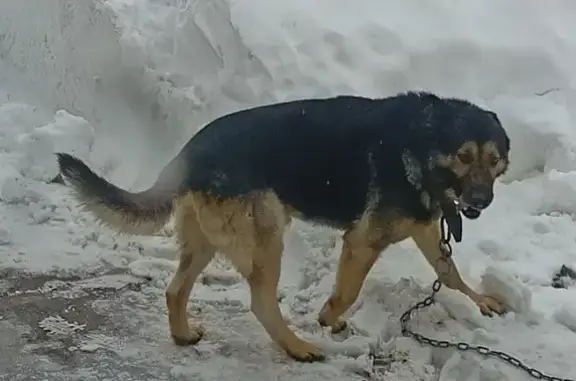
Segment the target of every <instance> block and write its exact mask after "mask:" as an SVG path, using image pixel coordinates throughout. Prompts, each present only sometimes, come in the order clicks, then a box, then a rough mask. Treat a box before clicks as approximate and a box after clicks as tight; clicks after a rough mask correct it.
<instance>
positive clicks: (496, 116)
mask: <svg viewBox="0 0 576 381" xmlns="http://www.w3.org/2000/svg"><path fill="white" fill-rule="evenodd" d="M486 112H487V113H488V115H490V117H492V119H494V121H496V123H498V124H499V125H502V122H500V119H499V118H498V114H496V113H495V112H494V111H490V110H488V111H486Z"/></svg>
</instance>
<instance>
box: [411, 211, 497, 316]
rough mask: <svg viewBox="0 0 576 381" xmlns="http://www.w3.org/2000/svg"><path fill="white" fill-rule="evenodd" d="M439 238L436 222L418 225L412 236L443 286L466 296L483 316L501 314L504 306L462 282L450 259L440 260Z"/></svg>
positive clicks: (438, 227)
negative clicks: (494, 313)
mask: <svg viewBox="0 0 576 381" xmlns="http://www.w3.org/2000/svg"><path fill="white" fill-rule="evenodd" d="M440 238H441V236H440V226H439V221H438V220H436V221H434V222H431V223H429V224H425V225H424V224H422V225H420V226H419V228H417V229H414V234H413V235H412V239H413V240H414V242H415V243H416V246H418V248H419V249H420V251H421V252H422V254H424V256H425V257H426V260H427V261H428V263H430V264H431V265H432V267H433V268H434V270H435V271H436V274H437V275H438V277H439V279H440V281H441V282H442V283H443V284H445V285H446V286H447V287H448V288H451V289H453V290H458V291H460V292H462V293H463V294H464V295H467V296H468V297H469V298H470V299H472V301H474V303H476V304H477V305H478V307H479V308H480V311H481V312H482V313H483V314H484V315H492V313H493V312H496V313H498V314H501V313H503V312H504V310H505V309H504V306H503V305H502V304H501V303H500V302H499V301H498V300H496V299H494V298H492V297H490V296H487V295H481V294H478V293H477V292H476V291H474V290H472V289H471V288H470V287H469V286H468V285H467V284H466V283H465V282H464V280H463V279H462V277H461V276H460V273H459V272H458V268H457V267H456V263H454V260H453V259H452V258H448V259H447V260H446V261H441V260H440V259H441V258H442V255H443V254H442V251H441V250H440V247H439V243H440Z"/></svg>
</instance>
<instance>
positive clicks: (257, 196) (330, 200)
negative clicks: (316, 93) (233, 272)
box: [56, 91, 510, 361]
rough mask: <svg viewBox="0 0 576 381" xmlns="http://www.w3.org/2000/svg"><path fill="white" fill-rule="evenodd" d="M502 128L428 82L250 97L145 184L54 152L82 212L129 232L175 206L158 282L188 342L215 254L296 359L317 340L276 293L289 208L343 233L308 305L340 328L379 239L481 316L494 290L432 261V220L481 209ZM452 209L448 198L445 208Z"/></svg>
mask: <svg viewBox="0 0 576 381" xmlns="http://www.w3.org/2000/svg"><path fill="white" fill-rule="evenodd" d="M509 150H510V139H509V137H508V135H507V133H506V131H505V130H504V128H503V126H502V124H501V123H500V120H499V119H498V116H497V114H496V113H494V112H491V111H488V110H485V109H482V108H480V107H479V106H477V105H475V104H473V103H471V102H469V101H466V100H463V99H457V98H446V97H440V96H437V95H435V94H434V93H431V92H414V91H409V92H406V93H399V94H396V95H394V96H390V97H385V98H378V99H373V98H366V97H359V96H335V97H330V98H324V99H302V100H295V101H288V102H282V103H276V104H269V105H263V106H258V107H255V108H251V109H246V110H241V111H237V112H234V113H230V114H228V115H225V116H222V117H219V118H217V119H215V120H213V121H212V122H210V123H208V124H207V125H206V126H205V127H204V128H203V129H201V130H200V131H199V132H197V133H196V134H195V135H194V136H193V137H192V138H191V139H190V140H189V141H188V142H187V143H186V144H185V145H184V147H183V148H182V150H181V151H180V152H179V153H178V155H176V156H175V157H174V158H173V159H172V160H171V161H170V162H169V163H168V164H167V165H166V166H165V167H164V169H163V170H162V171H161V173H160V174H159V176H158V178H157V180H156V182H155V183H154V184H153V185H152V187H151V188H150V189H148V190H144V191H142V192H136V193H131V192H128V191H126V190H123V189H120V188H118V187H116V186H115V185H113V184H110V183H109V182H108V181H106V180H105V179H103V178H101V177H99V176H98V175H97V174H95V173H94V172H93V171H92V170H91V169H90V168H89V167H88V166H87V165H86V164H85V163H84V162H82V161H81V160H79V159H78V158H76V157H74V156H71V155H69V154H66V153H57V154H56V155H57V156H58V163H59V167H60V173H61V174H62V175H63V177H64V178H65V180H66V181H67V183H68V184H70V186H71V188H72V189H73V191H74V194H75V197H76V199H77V200H78V201H79V202H80V203H81V205H82V207H83V209H84V210H86V211H88V212H90V213H91V214H92V215H93V216H94V217H95V218H96V219H97V220H98V221H99V222H100V223H102V224H104V225H108V226H110V227H112V228H114V229H116V230H117V231H119V232H122V233H127V234H153V233H154V232H156V231H158V230H159V229H161V228H162V227H163V226H164V225H165V224H166V222H167V221H168V220H169V219H170V218H171V217H172V215H174V217H175V234H176V236H177V240H178V242H179V253H180V261H179V265H178V268H177V270H176V272H175V274H174V276H173V278H172V280H171V282H170V284H169V285H168V287H167V288H166V305H167V309H168V317H169V319H168V320H169V327H170V333H171V335H172V338H173V340H174V342H175V343H176V344H178V345H193V344H195V343H197V342H198V341H199V340H200V339H201V337H202V335H203V330H202V329H201V328H200V327H199V326H198V325H195V324H192V325H190V324H189V322H188V317H187V304H188V300H189V297H190V294H191V291H192V288H193V285H194V283H195V281H196V279H197V277H198V276H199V274H200V273H201V272H202V271H203V269H204V268H205V267H206V266H207V265H208V263H209V262H210V261H211V259H212V258H213V257H214V255H215V253H216V252H220V253H222V254H223V255H225V256H226V257H227V258H228V259H229V260H230V262H231V263H232V264H233V265H234V267H235V268H236V269H237V270H238V271H239V273H240V274H242V276H243V277H244V278H245V279H246V280H247V283H248V284H249V286H250V293H251V310H252V312H253V313H254V314H255V316H256V317H257V319H258V320H259V322H260V323H261V324H262V326H263V327H264V328H265V330H266V331H267V333H268V334H269V336H270V337H271V339H272V340H273V341H274V342H276V343H277V344H278V345H279V346H280V347H281V348H283V349H284V350H285V351H286V352H287V354H288V355H289V356H291V357H292V358H294V359H296V360H300V361H320V360H322V359H324V355H323V353H322V351H321V350H320V349H319V348H317V347H316V346H315V345H313V344H312V343H310V342H307V341H304V340H302V339H300V338H299V337H298V336H296V335H295V333H294V332H293V331H292V330H291V329H290V328H289V327H288V325H287V323H286V322H285V321H284V319H283V317H282V315H281V312H280V308H279V305H278V301H277V295H276V292H277V285H278V279H279V277H280V267H281V266H280V263H281V256H282V252H283V248H284V246H283V234H284V232H285V230H286V228H287V226H288V225H289V223H290V221H291V219H292V218H298V219H301V220H303V221H308V222H309V223H312V224H321V225H324V226H328V227H331V228H334V229H336V230H341V231H343V236H342V239H343V246H342V252H341V256H340V259H339V264H338V269H337V274H336V282H335V288H334V291H333V293H332V295H331V296H330V297H329V299H328V300H327V301H326V302H325V304H324V306H323V307H322V309H321V311H320V312H319V315H318V321H319V323H320V324H321V325H322V326H329V327H331V328H332V332H334V333H336V332H339V331H341V330H343V329H344V328H345V327H346V322H345V320H344V319H342V317H341V316H342V314H343V313H345V312H346V311H347V310H348V308H349V307H350V306H351V305H352V304H353V303H354V301H355V300H356V299H357V297H358V295H359V292H360V290H361V288H362V286H363V283H364V280H365V278H366V276H367V274H368V273H369V271H370V269H371V268H372V266H373V265H374V263H375V261H376V260H377V259H378V257H379V255H380V253H381V252H382V251H384V250H385V249H386V248H387V247H388V246H390V245H392V244H394V243H397V242H400V241H402V240H405V239H407V238H412V239H413V240H414V242H415V243H416V245H417V247H418V248H419V250H420V251H421V252H422V253H423V255H424V257H425V258H426V260H427V261H428V262H429V263H430V264H431V265H432V266H433V267H434V269H435V270H436V273H437V274H438V276H439V277H440V280H441V281H442V282H443V284H445V285H446V286H447V287H449V288H451V289H454V290H459V291H460V292H462V293H464V294H465V295H467V296H468V297H469V298H470V299H471V300H472V301H473V302H474V303H476V304H477V305H478V307H479V308H480V310H481V311H482V312H483V313H484V314H487V315H492V313H494V312H495V313H498V314H501V313H503V312H504V311H505V306H504V305H503V304H502V303H501V302H499V301H498V300H497V299H495V298H493V297H490V296H487V295H482V294H479V293H477V292H475V291H474V290H472V289H471V288H470V287H468V285H467V284H466V283H465V282H464V281H463V280H462V278H461V276H460V275H459V273H458V269H457V268H456V265H455V264H454V262H453V260H452V259H451V258H450V259H448V262H449V263H448V267H449V269H450V270H449V272H447V273H446V272H443V270H442V269H440V267H441V266H440V265H439V264H438V263H439V261H438V259H439V258H440V257H441V256H442V252H441V250H440V248H439V241H440V238H441V236H440V229H439V220H440V217H441V216H442V215H444V214H447V213H454V210H452V209H453V208H454V205H455V203H460V206H461V207H462V208H463V210H464V215H465V216H467V217H469V218H477V217H478V216H479V215H480V213H481V212H482V211H483V210H485V209H486V208H487V207H488V206H489V205H490V204H491V203H492V200H493V197H494V192H493V186H494V182H495V180H496V179H497V178H498V177H499V176H500V175H502V174H503V173H504V172H505V171H506V169H507V168H508V165H509ZM451 208H452V209H451Z"/></svg>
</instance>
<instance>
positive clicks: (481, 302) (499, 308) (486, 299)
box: [475, 295, 506, 316]
mask: <svg viewBox="0 0 576 381" xmlns="http://www.w3.org/2000/svg"><path fill="white" fill-rule="evenodd" d="M475 302H476V305H477V306H478V308H480V312H482V315H485V316H494V312H495V313H497V314H498V315H502V314H503V313H504V312H506V306H505V305H504V304H503V303H502V302H500V301H498V300H496V299H495V298H493V297H492V296H488V295H479V298H478V299H477V300H476V301H475Z"/></svg>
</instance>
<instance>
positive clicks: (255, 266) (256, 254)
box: [196, 193, 324, 362]
mask: <svg viewBox="0 0 576 381" xmlns="http://www.w3.org/2000/svg"><path fill="white" fill-rule="evenodd" d="M196 204H197V209H198V210H200V211H201V212H200V215H201V219H200V221H201V226H202V229H203V231H204V232H205V233H206V234H207V236H208V238H209V239H210V242H212V243H213V244H214V245H215V246H216V247H217V249H218V251H220V252H221V253H223V254H224V255H226V257H228V258H229V259H230V261H231V262H232V264H233V265H234V266H235V267H236V269H237V270H238V271H239V272H240V273H241V274H242V275H243V276H244V277H245V278H246V280H247V281H248V284H249V286H250V295H251V309H252V312H253V313H254V315H256V318H257V319H258V321H259V322H260V323H261V324H262V326H263V327H264V329H265V330H266V332H267V333H268V335H269V336H270V337H271V339H272V340H273V341H274V342H276V343H277V344H278V345H279V346H280V347H282V349H284V350H285V351H286V352H287V353H288V354H289V355H290V356H291V357H292V358H294V359H296V360H299V361H308V362H309V361H319V360H322V359H323V357H324V356H323V355H322V353H321V351H320V350H319V349H318V348H316V347H315V346H314V345H312V344H311V343H309V342H307V341H304V340H302V339H300V338H298V337H297V336H296V334H295V333H294V332H293V331H292V330H290V328H289V327H288V324H287V323H286V321H285V320H284V318H283V316H282V313H281V311H280V306H279V305H278V296H277V289H278V281H279V279H280V270H281V260H282V252H283V249H284V244H283V238H284V230H285V227H286V226H287V224H288V222H289V218H288V215H287V213H286V211H285V210H284V206H283V205H282V203H281V202H280V201H279V200H278V198H277V197H276V196H275V195H274V194H271V193H270V194H262V195H255V196H247V197H245V198H239V199H228V200H224V201H214V200H210V199H209V198H207V197H205V196H199V197H196Z"/></svg>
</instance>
